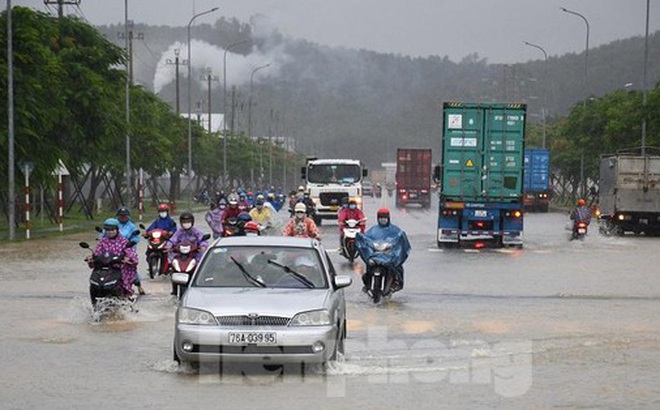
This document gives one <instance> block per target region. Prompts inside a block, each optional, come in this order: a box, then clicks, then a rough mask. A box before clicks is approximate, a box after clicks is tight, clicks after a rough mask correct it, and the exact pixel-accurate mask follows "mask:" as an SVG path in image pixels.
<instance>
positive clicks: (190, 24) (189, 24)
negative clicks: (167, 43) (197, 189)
mask: <svg viewBox="0 0 660 410" xmlns="http://www.w3.org/2000/svg"><path fill="white" fill-rule="evenodd" d="M216 10H218V7H213V8H212V9H210V10H206V11H203V12H201V13H197V14H195V15H194V16H192V18H191V19H190V21H189V22H188V178H190V176H192V112H191V111H192V97H191V95H190V92H191V85H190V83H191V78H192V60H191V56H190V26H192V23H193V21H195V19H196V18H197V17H200V16H203V15H205V14H209V13H213V12H214V11H216Z"/></svg>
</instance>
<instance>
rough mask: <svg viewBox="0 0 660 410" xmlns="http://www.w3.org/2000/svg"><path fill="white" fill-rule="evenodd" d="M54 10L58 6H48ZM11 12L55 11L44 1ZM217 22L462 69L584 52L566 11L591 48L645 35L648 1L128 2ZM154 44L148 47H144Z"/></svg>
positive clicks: (96, 6) (87, 1)
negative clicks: (445, 59) (264, 23)
mask: <svg viewBox="0 0 660 410" xmlns="http://www.w3.org/2000/svg"><path fill="white" fill-rule="evenodd" d="M49 1H51V2H53V3H57V0H49ZM651 3H652V4H651V12H650V32H651V33H653V32H654V31H657V30H658V29H660V1H657V0H652V1H651ZM12 4H13V5H23V6H29V7H33V8H36V9H39V10H42V11H46V10H52V11H53V12H54V11H55V7H53V6H51V7H50V9H49V8H47V6H45V5H44V2H43V0H12ZM124 4H125V0H80V6H78V7H77V8H76V7H67V8H66V13H67V14H73V13H75V14H77V15H79V16H81V17H84V18H85V19H87V20H88V21H89V22H90V23H92V24H111V23H123V21H124ZM216 6H217V7H219V8H220V9H219V10H218V11H217V12H215V13H212V14H209V15H207V16H202V17H199V18H197V19H196V20H195V24H199V23H213V22H214V21H215V19H216V18H217V17H220V16H225V17H236V18H238V19H239V20H241V21H244V22H248V21H249V19H250V16H253V15H256V14H260V15H263V16H264V17H265V18H266V19H267V20H268V21H269V22H270V23H272V25H273V26H274V27H277V28H278V29H279V31H280V32H282V33H283V34H286V35H288V36H291V37H294V38H300V39H306V40H309V41H312V42H315V43H319V44H324V45H329V46H344V47H350V48H365V49H369V50H374V51H378V52H385V53H395V54H402V55H410V56H415V57H416V56H422V57H426V56H429V55H439V56H445V55H447V56H449V58H450V59H451V60H453V61H460V60H461V59H462V58H463V57H465V56H466V55H468V54H470V53H473V52H476V53H478V54H479V56H480V57H482V58H483V57H485V58H487V59H488V61H489V62H491V63H513V62H524V61H527V60H530V59H539V58H542V57H543V54H542V52H541V51H540V50H538V49H534V48H532V47H529V46H526V45H524V41H528V42H530V43H534V44H537V45H539V46H541V47H543V48H544V49H545V50H546V52H547V53H548V55H549V56H557V55H561V54H565V53H569V52H576V53H580V52H582V51H584V49H585V42H586V25H585V23H584V21H583V20H582V19H581V18H580V17H578V16H576V15H572V14H568V13H565V12H562V11H561V10H560V7H564V8H567V9H569V10H572V11H575V12H578V13H580V14H582V15H584V16H585V17H586V18H587V20H588V22H589V25H590V39H589V47H590V48H592V47H597V46H599V45H602V44H606V43H609V42H611V41H613V40H616V39H620V38H628V37H632V36H643V35H644V31H645V19H646V0H128V14H129V19H132V20H134V21H135V22H136V23H146V24H152V25H171V26H187V24H188V21H189V20H190V18H191V17H192V16H193V15H194V14H195V13H199V12H202V11H205V10H208V9H210V8H213V7H216ZM145 41H147V42H148V39H145Z"/></svg>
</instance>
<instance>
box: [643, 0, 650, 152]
mask: <svg viewBox="0 0 660 410" xmlns="http://www.w3.org/2000/svg"><path fill="white" fill-rule="evenodd" d="M650 1H651V0H646V34H645V36H644V77H643V84H642V155H646V99H647V90H646V70H647V67H648V62H649V10H650V8H651V4H650Z"/></svg>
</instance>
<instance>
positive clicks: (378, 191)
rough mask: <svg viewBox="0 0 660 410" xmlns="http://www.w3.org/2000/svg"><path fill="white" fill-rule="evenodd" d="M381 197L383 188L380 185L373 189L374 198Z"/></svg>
mask: <svg viewBox="0 0 660 410" xmlns="http://www.w3.org/2000/svg"><path fill="white" fill-rule="evenodd" d="M382 196H383V188H382V187H381V186H380V185H376V186H375V187H374V197H376V198H380V197H382Z"/></svg>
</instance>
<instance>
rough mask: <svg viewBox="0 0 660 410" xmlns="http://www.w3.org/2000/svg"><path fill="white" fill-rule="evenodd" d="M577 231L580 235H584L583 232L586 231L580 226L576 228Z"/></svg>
mask: <svg viewBox="0 0 660 410" xmlns="http://www.w3.org/2000/svg"><path fill="white" fill-rule="evenodd" d="M578 233H579V234H580V235H584V234H585V233H587V230H586V229H584V228H580V229H578Z"/></svg>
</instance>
